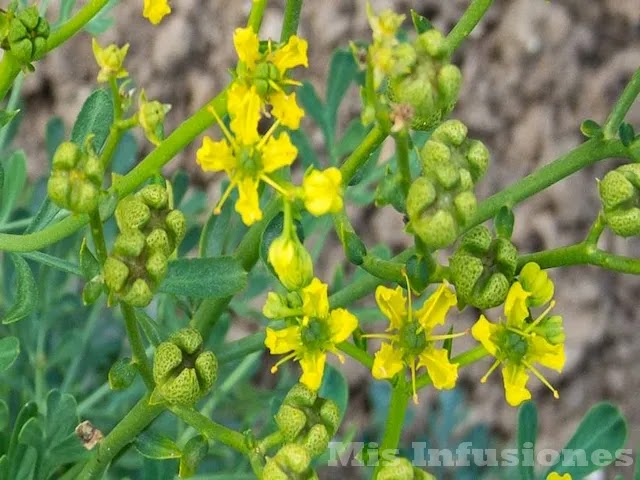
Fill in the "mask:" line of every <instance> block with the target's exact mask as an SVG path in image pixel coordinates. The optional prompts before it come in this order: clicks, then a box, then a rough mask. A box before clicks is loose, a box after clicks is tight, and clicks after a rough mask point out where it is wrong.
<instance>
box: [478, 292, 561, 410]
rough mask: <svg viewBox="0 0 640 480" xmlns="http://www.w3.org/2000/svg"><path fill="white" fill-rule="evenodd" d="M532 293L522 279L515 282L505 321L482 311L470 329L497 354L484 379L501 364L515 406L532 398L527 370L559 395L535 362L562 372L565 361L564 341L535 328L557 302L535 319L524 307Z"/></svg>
mask: <svg viewBox="0 0 640 480" xmlns="http://www.w3.org/2000/svg"><path fill="white" fill-rule="evenodd" d="M529 295H530V294H529V292H526V291H525V290H524V289H523V288H522V285H521V284H520V282H515V283H514V284H513V285H512V286H511V288H510V289H509V293H508V295H507V300H506V301H505V307H504V311H505V315H506V317H507V319H506V321H505V322H500V323H498V324H495V323H491V322H489V321H488V320H487V318H486V317H485V316H484V315H481V316H480V318H479V319H478V321H477V322H476V323H475V325H474V326H473V328H472V329H471V334H472V335H473V337H474V338H475V339H476V340H478V341H479V342H480V343H481V344H482V345H483V346H484V348H485V349H486V350H487V352H489V354H490V355H492V356H493V357H495V358H496V360H495V362H494V363H493V365H492V366H491V368H490V369H489V371H488V372H487V374H486V375H485V376H484V377H482V379H481V382H482V383H484V382H486V381H487V378H488V377H489V375H490V374H491V373H492V372H493V371H494V370H495V369H496V368H498V366H499V365H501V364H502V365H503V367H502V378H503V383H504V389H505V395H506V399H507V403H509V405H512V406H518V405H520V404H521V403H522V402H524V401H525V400H529V399H530V398H531V392H529V390H528V389H527V382H528V380H529V374H528V372H531V373H533V374H534V375H535V376H536V377H537V378H538V379H539V380H540V381H541V382H542V383H543V384H544V385H546V386H547V387H548V388H549V389H550V390H551V391H552V392H553V395H554V397H556V398H558V396H559V395H558V392H557V390H555V389H554V388H553V387H552V386H551V384H550V383H549V382H548V381H547V379H546V378H545V377H544V376H543V375H542V373H541V372H540V371H539V370H538V369H537V368H536V367H535V366H534V363H539V364H540V365H542V366H544V367H547V368H550V369H553V370H556V371H557V372H561V371H562V368H563V367H564V361H565V357H564V344H563V343H557V344H553V343H551V342H550V341H548V340H547V339H546V338H545V337H544V335H540V334H538V333H537V331H536V328H537V327H538V326H539V325H540V324H541V323H542V322H543V321H545V320H546V319H547V314H548V313H549V311H550V310H551V309H552V308H553V306H554V302H553V301H552V302H551V303H550V305H549V307H548V308H547V309H546V310H545V311H544V312H543V313H542V314H541V315H540V316H539V317H538V318H536V319H535V320H532V319H531V315H530V311H529V309H528V308H526V307H524V308H522V305H523V304H524V302H525V301H526V299H527V298H528V297H529ZM555 318H557V317H555Z"/></svg>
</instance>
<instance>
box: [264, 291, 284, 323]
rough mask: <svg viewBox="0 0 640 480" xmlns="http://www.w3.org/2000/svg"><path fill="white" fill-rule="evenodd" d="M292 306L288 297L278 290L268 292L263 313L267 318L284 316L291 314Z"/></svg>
mask: <svg viewBox="0 0 640 480" xmlns="http://www.w3.org/2000/svg"><path fill="white" fill-rule="evenodd" d="M289 312H290V307H289V304H288V302H287V298H286V297H284V296H282V295H279V294H277V293H276V292H269V293H267V301H266V302H265V303H264V307H262V314H263V315H264V316H265V317H267V318H271V319H274V318H284V317H287V316H289Z"/></svg>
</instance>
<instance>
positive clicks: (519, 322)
mask: <svg viewBox="0 0 640 480" xmlns="http://www.w3.org/2000/svg"><path fill="white" fill-rule="evenodd" d="M530 295H531V294H530V293H529V292H527V291H525V290H524V289H523V288H522V285H521V284H520V282H515V283H514V284H513V285H511V288H509V293H507V298H506V300H505V301H504V314H505V315H506V316H507V325H509V326H510V327H514V328H518V329H522V328H523V326H524V321H525V320H526V319H527V317H529V308H528V306H527V299H528V298H529V296H530Z"/></svg>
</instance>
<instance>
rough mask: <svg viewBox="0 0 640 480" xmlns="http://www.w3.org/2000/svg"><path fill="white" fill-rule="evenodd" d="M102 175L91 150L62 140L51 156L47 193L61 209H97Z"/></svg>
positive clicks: (100, 166)
mask: <svg viewBox="0 0 640 480" xmlns="http://www.w3.org/2000/svg"><path fill="white" fill-rule="evenodd" d="M103 177H104V169H103V167H102V164H101V163H100V159H99V158H98V157H97V156H96V154H95V152H93V151H92V150H91V149H90V148H88V149H86V151H83V150H82V149H81V148H80V147H78V146H77V145H76V144H74V143H72V142H63V143H62V144H60V146H59V147H58V149H57V150H56V152H55V154H54V156H53V162H52V168H51V176H50V177H49V182H48V184H47V192H48V194H49V198H51V200H52V201H53V202H54V203H55V204H56V205H58V206H59V207H61V208H66V209H67V210H71V211H72V212H74V213H89V212H93V211H95V210H96V208H98V201H99V200H100V190H101V186H102V180H103Z"/></svg>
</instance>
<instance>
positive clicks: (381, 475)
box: [377, 457, 435, 480]
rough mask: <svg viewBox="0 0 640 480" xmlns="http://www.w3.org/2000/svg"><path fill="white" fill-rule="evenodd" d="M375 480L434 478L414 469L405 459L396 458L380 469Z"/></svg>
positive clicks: (428, 479)
mask: <svg viewBox="0 0 640 480" xmlns="http://www.w3.org/2000/svg"><path fill="white" fill-rule="evenodd" d="M377 480H435V477H434V476H433V475H431V474H429V473H427V472H425V471H424V470H420V469H418V468H414V467H413V466H412V465H411V462H410V461H409V460H407V459H406V458H401V457H397V458H394V459H393V460H392V461H391V462H389V463H387V464H386V465H384V466H383V467H382V468H381V469H380V471H379V472H378V476H377Z"/></svg>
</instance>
